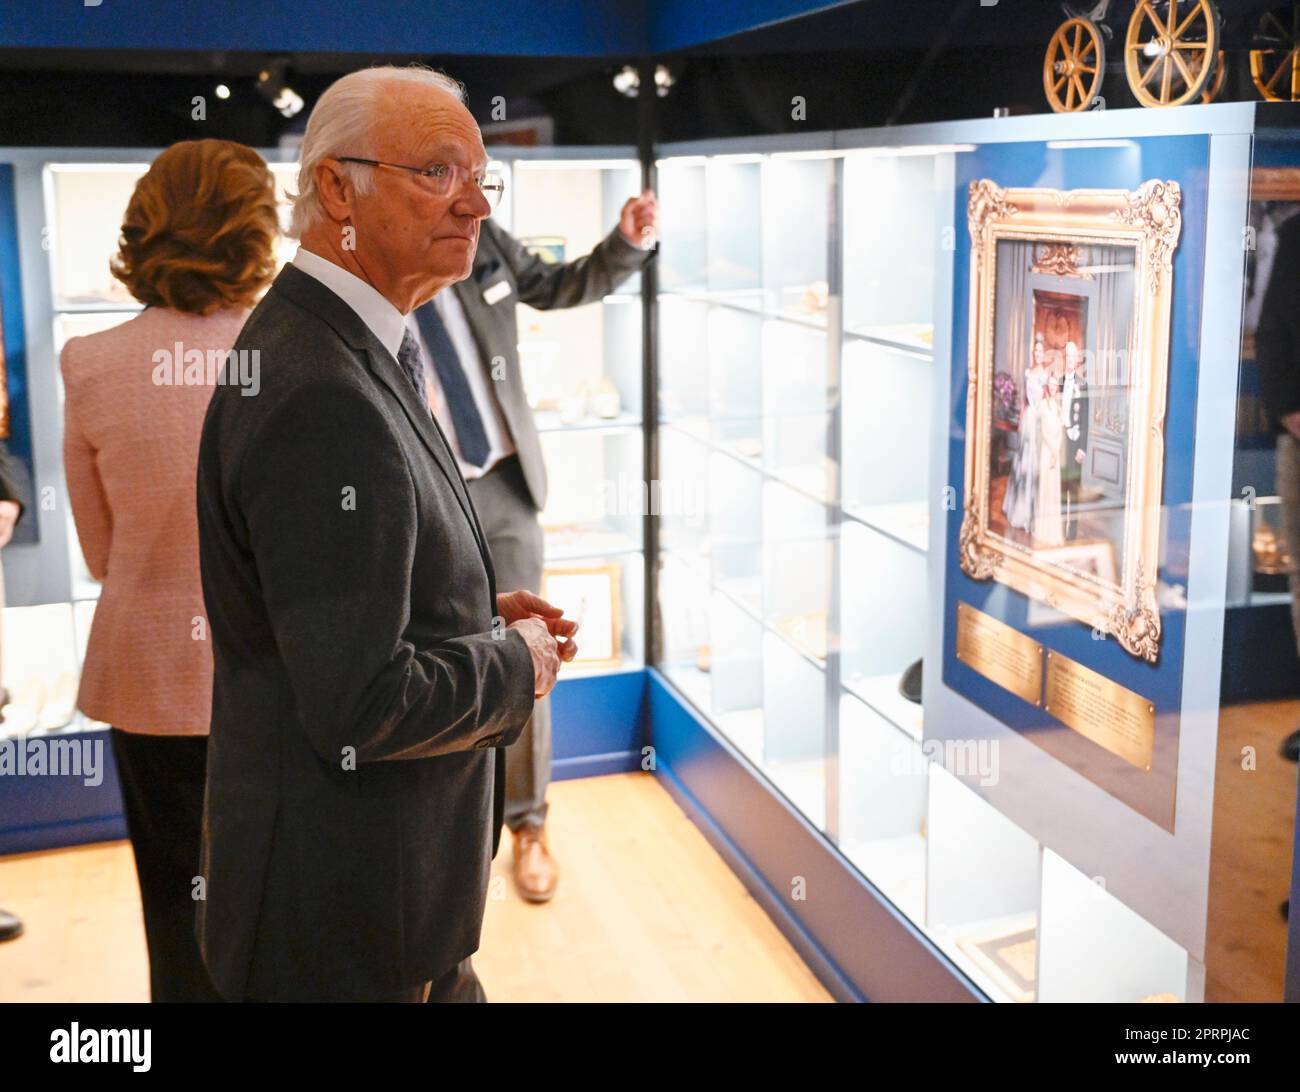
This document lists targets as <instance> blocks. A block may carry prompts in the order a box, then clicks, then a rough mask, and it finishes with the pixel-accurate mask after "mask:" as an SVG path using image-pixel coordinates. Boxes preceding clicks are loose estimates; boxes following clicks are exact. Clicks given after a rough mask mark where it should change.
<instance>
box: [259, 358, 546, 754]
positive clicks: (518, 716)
mask: <svg viewBox="0 0 1300 1092" xmlns="http://www.w3.org/2000/svg"><path fill="white" fill-rule="evenodd" d="M236 489H237V494H238V497H239V501H240V507H241V509H242V511H243V513H244V516H245V519H246V522H247V528H248V536H249V545H250V547H251V549H252V553H253V556H254V558H255V560H256V565H257V576H258V579H259V582H260V584H261V591H262V595H263V598H264V601H265V603H266V606H267V610H268V612H269V615H270V621H271V626H272V629H273V631H274V634H275V641H276V645H277V647H278V649H279V652H280V655H281V657H282V658H283V660H284V663H285V665H286V667H287V670H288V675H289V682H290V685H291V687H292V689H293V694H294V700H295V705H296V707H297V713H298V716H299V718H300V721H301V723H302V725H303V727H304V729H305V730H306V732H307V734H308V736H309V737H310V739H311V743H312V746H313V748H314V749H315V750H316V751H317V752H318V753H319V754H320V756H321V758H322V759H323V760H325V761H327V762H330V763H336V762H338V761H340V757H341V755H342V754H343V753H344V752H343V748H345V747H352V748H355V753H356V756H357V759H358V761H360V762H374V761H380V760H386V759H407V758H429V757H433V756H436V755H443V754H449V753H452V752H457V751H468V750H473V749H475V748H483V747H489V746H499V745H503V744H508V743H510V742H513V740H514V739H515V738H517V736H518V735H519V733H520V731H522V729H523V725H524V723H525V721H526V720H527V718H528V716H529V715H530V714H531V712H532V708H533V684H534V676H533V665H532V656H531V655H530V653H529V651H528V645H527V643H526V642H525V641H524V639H523V637H522V636H521V635H520V634H519V633H518V632H517V631H515V630H509V629H507V630H506V631H505V635H504V637H503V638H501V639H497V638H495V637H494V636H493V635H492V634H491V633H473V634H465V635H463V636H456V637H454V638H452V639H450V640H446V641H443V642H441V643H438V644H436V645H433V646H432V647H427V648H417V647H415V646H414V645H413V644H412V643H411V641H409V640H408V639H407V638H406V636H405V631H406V629H407V625H408V622H409V620H410V591H411V565H412V559H413V557H414V552H415V538H416V526H417V523H416V496H415V485H414V482H413V480H412V478H411V475H410V472H409V471H408V469H407V466H406V463H405V460H404V458H403V455H402V452H401V449H400V447H399V445H398V443H397V441H396V438H395V437H394V436H393V435H392V432H391V429H390V425H389V423H388V422H387V421H386V420H385V419H384V417H383V414H382V413H381V412H380V410H379V409H378V408H377V407H376V406H375V405H374V404H373V403H371V402H369V401H368V400H367V399H366V398H365V397H364V396H363V395H362V394H361V393H360V392H358V391H355V390H353V389H352V388H349V387H345V386H342V385H326V384H319V385H313V386H311V387H307V388H303V389H302V390H301V391H299V392H295V394H294V395H292V396H290V397H289V398H288V399H286V401H285V402H284V403H283V404H282V405H280V406H278V407H277V408H276V409H275V411H274V412H273V413H272V414H270V415H269V418H268V420H267V421H265V422H263V423H262V426H261V427H260V428H259V430H258V431H257V433H256V435H255V436H254V437H253V439H252V440H251V442H250V444H249V446H248V448H247V449H246V450H245V453H244V458H243V461H242V463H241V465H240V471H239V476H238V480H237V486H236ZM352 496H354V497H355V503H350V502H349V498H350V497H352ZM457 594H463V593H461V592H458V591H457V589H455V588H451V587H449V588H448V589H447V595H448V596H454V595H457Z"/></svg>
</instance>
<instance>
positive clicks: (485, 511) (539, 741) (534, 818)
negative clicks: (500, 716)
mask: <svg viewBox="0 0 1300 1092" xmlns="http://www.w3.org/2000/svg"><path fill="white" fill-rule="evenodd" d="M468 485H469V495H470V498H471V499H472V500H473V501H474V510H475V511H476V512H477V513H478V519H479V523H481V524H482V525H483V534H484V535H485V536H487V541H488V550H489V552H490V553H491V554H492V568H493V569H495V570H496V576H497V591H499V592H512V591H518V590H519V589H520V588H526V589H527V590H528V591H530V592H538V591H541V587H542V544H543V537H542V525H541V524H540V523H539V522H538V521H537V509H536V508H534V507H533V501H532V495H531V494H530V493H529V492H528V484H527V483H526V482H525V481H524V472H523V468H522V467H521V466H520V465H519V456H518V455H509V456H507V457H506V458H504V459H502V460H501V461H500V462H499V463H497V465H496V466H494V467H493V468H492V469H491V470H489V471H488V472H487V473H486V474H484V475H483V476H482V477H481V478H473V479H471V480H470V481H469V483H468ZM550 781H551V699H550V698H549V697H545V698H542V699H541V700H539V701H538V702H536V703H535V704H534V705H533V715H532V716H531V717H529V718H528V723H527V724H525V725H524V730H523V731H522V732H520V733H519V738H518V739H517V740H515V741H514V743H512V744H510V746H509V747H507V748H506V809H505V811H506V814H505V822H506V826H508V827H509V828H510V829H511V830H512V831H518V830H520V829H522V828H523V827H541V826H543V825H545V823H546V806H547V805H546V787H547V785H549V784H550Z"/></svg>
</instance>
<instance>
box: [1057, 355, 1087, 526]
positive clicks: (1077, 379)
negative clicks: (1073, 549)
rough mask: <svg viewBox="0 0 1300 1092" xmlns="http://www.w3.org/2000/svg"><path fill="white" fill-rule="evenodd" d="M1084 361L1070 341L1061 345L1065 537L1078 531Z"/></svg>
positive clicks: (1084, 406)
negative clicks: (1062, 363) (1063, 358)
mask: <svg viewBox="0 0 1300 1092" xmlns="http://www.w3.org/2000/svg"><path fill="white" fill-rule="evenodd" d="M1086 365H1087V360H1086V358H1085V357H1084V355H1083V354H1082V353H1081V352H1079V347H1078V346H1077V345H1076V344H1075V343H1074V342H1073V341H1071V342H1067V343H1066V346H1065V378H1064V380H1063V382H1062V386H1061V419H1062V420H1063V421H1064V422H1065V458H1064V460H1063V461H1062V463H1061V492H1062V493H1064V494H1065V496H1066V498H1067V504H1068V508H1067V511H1068V518H1067V520H1066V527H1065V538H1066V541H1067V542H1068V541H1071V540H1073V539H1075V538H1077V537H1078V534H1079V500H1080V498H1081V496H1082V495H1083V464H1084V462H1085V461H1086V459H1087V457H1088V376H1087V370H1088V369H1087V366H1086Z"/></svg>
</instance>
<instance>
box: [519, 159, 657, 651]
mask: <svg viewBox="0 0 1300 1092" xmlns="http://www.w3.org/2000/svg"><path fill="white" fill-rule="evenodd" d="M495 154H496V155H497V157H498V159H499V160H500V161H501V162H502V163H503V164H504V166H505V167H506V169H507V171H508V174H509V180H508V182H507V186H506V199H505V201H504V202H503V206H504V207H503V208H502V209H499V210H498V211H497V213H496V216H497V218H498V219H499V220H500V221H501V222H502V224H503V226H505V227H506V228H507V229H508V230H510V231H511V232H512V233H513V234H514V235H515V237H516V238H518V239H520V240H521V241H522V242H523V243H524V244H525V245H526V246H528V247H529V249H531V250H532V251H533V252H534V253H536V254H539V255H541V257H542V258H543V259H544V260H545V261H548V262H566V261H572V260H574V259H575V258H580V257H582V256H583V255H584V254H587V253H590V251H591V250H592V248H593V247H595V246H596V244H597V243H599V242H600V241H601V240H602V239H604V238H605V236H607V235H608V234H609V233H610V232H611V231H613V230H614V228H615V226H616V225H617V223H618V217H619V212H620V210H621V209H622V207H623V204H624V202H626V201H627V200H628V198H630V197H635V196H636V195H637V194H638V193H640V192H641V167H640V164H639V163H638V162H637V160H636V159H635V158H634V157H633V156H632V155H631V153H630V151H629V150H627V149H606V150H604V151H599V150H598V151H597V152H596V153H594V154H593V152H592V151H590V150H582V151H578V150H574V151H573V153H572V155H565V154H563V153H562V152H561V151H557V150H555V149H546V150H544V151H541V152H539V153H538V154H537V155H535V156H534V155H527V154H526V153H525V152H524V151H522V150H520V149H513V148H501V149H496V150H495ZM641 314H642V307H641V285H640V277H639V275H633V276H632V277H630V278H629V279H628V280H627V281H625V282H624V283H622V284H620V285H619V286H618V287H617V289H616V290H615V291H614V292H613V293H611V294H610V295H608V296H606V297H605V298H604V299H602V300H601V301H599V302H597V303H592V304H587V305H586V306H583V307H575V308H568V309H563V310H538V309H536V308H532V307H529V306H527V305H526V304H521V305H520V307H519V358H520V367H521V368H522V369H523V376H524V386H525V389H526V391H527V393H528V400H529V404H530V405H531V406H532V407H533V412H534V415H535V420H536V422H537V429H538V432H539V433H540V434H541V441H542V452H543V454H544V456H545V458H546V468H547V478H548V481H549V495H548V497H547V502H546V507H545V509H544V510H543V512H542V515H541V520H542V529H543V531H544V533H545V543H546V546H545V549H546V583H547V589H548V594H550V595H553V596H555V601H556V602H557V603H558V604H559V605H561V606H563V607H565V608H566V610H568V611H569V612H570V613H571V614H572V615H573V616H575V617H579V620H580V624H581V625H582V626H583V628H584V630H585V631H586V632H587V633H588V634H589V636H590V639H589V640H588V641H587V642H586V643H583V642H580V643H579V648H580V652H579V658H578V660H576V661H575V662H574V663H572V664H569V665H568V666H567V667H566V669H565V673H566V676H569V677H575V676H578V675H581V674H589V673H591V672H593V671H605V670H626V669H628V668H639V667H641V666H642V664H643V663H644V662H645V651H644V645H645V640H644V635H645V621H644V606H643V603H644V587H645V581H644V571H643V563H642V549H643V546H642V538H643V522H644V519H645V515H646V513H647V511H648V510H649V507H648V506H649V502H650V498H649V495H648V493H647V490H646V486H645V482H644V474H643V471H642V426H641V340H642V338H641Z"/></svg>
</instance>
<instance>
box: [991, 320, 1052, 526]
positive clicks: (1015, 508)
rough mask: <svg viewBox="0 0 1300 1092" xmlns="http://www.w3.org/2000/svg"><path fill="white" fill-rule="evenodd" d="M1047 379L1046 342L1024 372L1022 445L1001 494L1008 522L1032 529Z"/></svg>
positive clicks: (1020, 437) (1036, 346) (1019, 434)
mask: <svg viewBox="0 0 1300 1092" xmlns="http://www.w3.org/2000/svg"><path fill="white" fill-rule="evenodd" d="M1046 382H1047V362H1046V360H1045V358H1044V352H1043V343H1042V342H1041V341H1039V342H1038V343H1037V344H1036V345H1035V346H1034V362H1033V364H1032V365H1031V366H1030V368H1029V370H1028V371H1026V372H1025V404H1024V406H1023V407H1022V408H1021V410H1020V427H1019V430H1018V432H1017V436H1018V437H1019V440H1020V446H1019V447H1018V448H1016V454H1015V458H1013V459H1012V460H1011V472H1010V474H1008V475H1007V492H1006V496H1004V497H1003V498H1002V514H1003V515H1004V516H1006V517H1007V523H1009V524H1010V525H1011V526H1012V527H1015V528H1017V529H1018V530H1021V531H1032V530H1033V524H1034V507H1035V505H1036V503H1037V500H1038V472H1039V463H1040V459H1041V455H1040V452H1039V441H1038V433H1039V428H1038V414H1039V408H1040V407H1041V406H1042V403H1043V395H1044V387H1045V384H1046Z"/></svg>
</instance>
